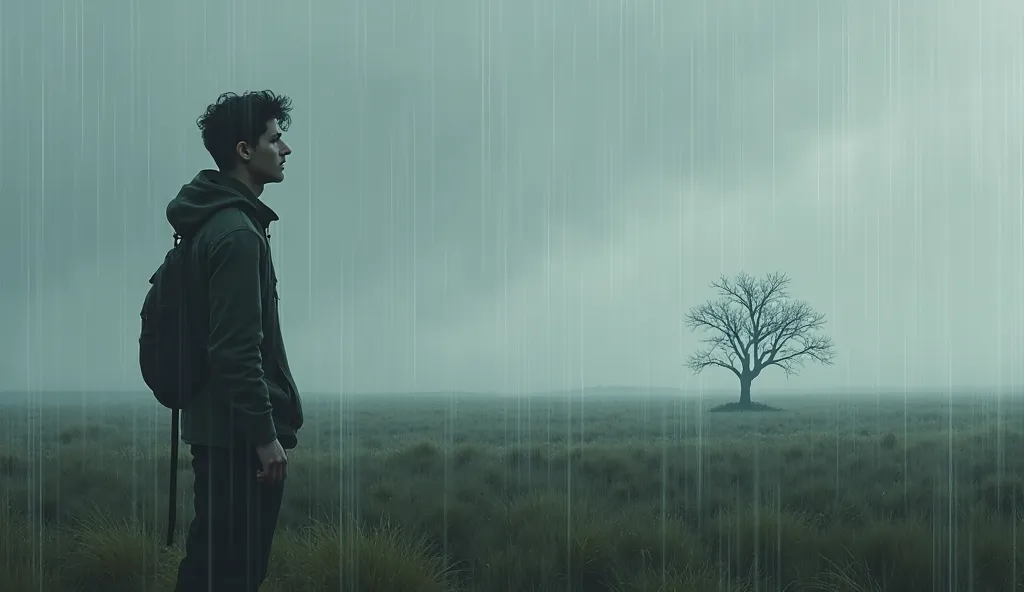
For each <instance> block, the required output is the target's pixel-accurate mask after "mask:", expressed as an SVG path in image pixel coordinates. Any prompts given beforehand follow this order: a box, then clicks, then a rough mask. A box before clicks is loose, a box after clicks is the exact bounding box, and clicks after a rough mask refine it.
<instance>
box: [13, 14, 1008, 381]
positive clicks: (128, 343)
mask: <svg viewBox="0 0 1024 592" xmlns="http://www.w3.org/2000/svg"><path fill="white" fill-rule="evenodd" d="M1022 17H1024V5H1021V4H1020V3H1018V2H1011V1H1010V0H1005V1H992V2H981V3H973V4H972V3H963V2H951V1H938V2H902V3H887V4H885V5H883V4H879V3H870V2H858V3H838V2H817V3H812V2H779V3H749V2H711V1H703V2H685V3H684V2H636V3H619V2H609V1H604V0H599V1H588V2H583V1H580V0H571V1H565V2H561V1H560V2H557V3H541V2H479V1H469V0H465V1H461V0H460V1H451V2H445V3H423V2H413V1H409V0H395V1H393V2H390V3H389V2H373V3H370V2H321V1H318V0H315V1H314V0H310V1H309V2H304V3H295V4H290V5H289V9H288V10H283V9H282V8H281V4H280V3H270V2H266V1H263V0H256V1H252V2H247V3H245V4H244V8H243V4H242V3H236V2H224V1H217V2H207V1H205V0H204V1H203V2H199V1H197V0H184V1H180V2H177V3H139V2H127V3H126V2H112V1H97V2H89V3H85V2H83V1H81V0H79V1H72V0H68V1H63V2H36V1H34V0H8V1H5V2H4V3H3V5H2V7H0V70H2V74H0V114H2V115H0V117H2V123H0V125H2V127H0V129H2V132H3V136H4V138H5V141H4V142H0V196H2V197H0V203H2V204H3V205H4V206H5V208H6V215H5V216H3V217H2V218H0V277H2V278H3V279H2V280H0V300H2V302H3V303H4V306H3V308H2V309H0V352H2V355H0V390H53V389H56V390H108V391H109V390H142V389H144V385H143V383H142V380H141V377H140V376H139V372H138V363H137V338H138V331H139V310H140V308H141V304H142V299H143V297H144V295H145V291H146V289H147V288H148V283H147V280H148V278H149V276H150V274H151V273H152V271H153V270H154V269H155V268H156V266H157V265H158V264H159V262H160V261H161V260H162V257H163V254H164V253H165V252H166V250H167V249H168V248H170V246H171V240H172V239H171V233H172V231H171V229H170V226H169V225H168V224H167V222H166V219H165V218H164V208H165V206H166V204H167V202H168V201H169V200H170V199H171V198H172V197H173V196H174V194H175V193H176V192H177V190H178V188H179V187H180V186H181V185H182V184H184V183H186V182H188V180H190V179H191V178H192V177H193V176H194V175H195V173H196V172H197V171H198V170H200V169H201V168H212V167H213V166H214V165H213V161H212V159H211V158H210V157H209V155H208V154H207V153H206V151H205V150H204V148H203V146H202V142H201V139H200V137H199V131H198V129H197V128H196V125H195V121H196V118H197V117H198V116H199V115H200V114H201V113H202V111H203V109H204V108H205V107H206V105H207V104H209V103H211V102H213V101H214V100H215V99H216V97H217V95H218V94H220V93H221V92H225V91H235V92H243V91H245V90H249V89H263V88H268V89H272V90H274V91H275V92H278V93H283V94H286V95H288V96H289V97H291V98H292V99H293V101H294V105H295V109H294V112H293V119H294V122H293V125H292V127H291V128H290V129H289V131H288V132H287V133H286V134H285V138H286V140H287V141H288V142H289V144H290V145H291V146H292V148H293V150H294V153H293V154H292V155H291V156H290V157H289V160H288V162H289V169H288V171H287V177H286V179H285V181H284V183H282V184H280V185H275V186H271V187H269V188H268V190H267V191H266V192H265V193H264V196H263V199H264V200H265V201H266V202H267V203H268V204H269V205H271V207H273V208H274V209H275V210H277V211H278V212H279V213H280V215H281V221H280V222H277V223H275V224H274V225H273V226H272V227H271V229H270V232H271V235H272V239H271V240H272V243H273V249H274V250H275V260H276V263H277V267H278V274H279V276H280V278H281V307H282V315H283V317H282V324H283V328H284V332H285V339H286V341H287V345H288V348H289V357H290V359H291V363H292V367H293V370H294V372H295V377H296V381H297V382H298V386H299V388H300V390H303V391H311V392H312V391H318V392H333V393H336V392H349V391H358V392H397V391H449V390H458V391H487V392H492V391H493V392H513V393H515V392H526V391H530V392H533V391H546V390H561V389H576V388H582V387H591V386H594V387H597V386H607V385H622V386H632V387H640V388H645V387H664V388H680V389H687V390H701V389H723V388H724V389H734V388H735V377H733V376H732V375H731V374H730V373H728V372H726V371H718V372H715V371H712V370H708V371H705V372H704V373H702V374H700V375H699V376H694V375H693V374H692V373H691V372H690V371H689V370H687V369H686V368H685V367H684V361H685V358H686V356H687V355H688V354H689V353H690V352H692V351H693V350H694V349H696V348H697V347H699V346H700V339H701V337H702V336H701V335H699V334H695V333H693V332H691V331H688V330H687V329H686V328H685V327H684V324H683V318H684V316H685V314H686V312H687V310H689V309H690V308H691V307H693V306H695V305H698V304H700V303H701V302H703V301H705V300H707V299H708V298H710V297H712V296H713V292H712V290H711V288H710V287H709V283H710V282H711V281H713V280H715V279H717V277H718V276H719V275H720V274H725V275H729V276H731V275H733V274H735V273H738V272H740V271H746V272H748V273H751V274H754V275H760V274H764V273H767V272H771V271H781V272H784V273H786V274H788V275H789V276H790V277H791V278H792V284H791V286H790V289H791V292H792V294H793V296H794V297H797V298H800V299H803V300H806V301H807V302H808V303H809V304H810V305H811V306H813V307H814V308H815V309H817V310H819V311H821V312H823V313H825V314H826V317H827V324H826V327H825V329H826V332H827V333H828V334H829V336H831V337H832V339H833V340H834V341H835V344H836V354H837V355H836V361H835V364H834V365H833V366H814V365H810V366H808V367H807V368H806V369H805V370H804V371H802V372H801V373H800V375H799V376H798V377H794V378H790V379H788V380H787V378H786V376H785V375H784V373H782V372H781V371H767V372H766V373H765V374H764V375H763V376H762V377H761V378H759V379H758V381H757V383H755V387H754V388H755V389H762V390H763V389H776V390H780V389H781V390H787V391H789V390H791V391H815V390H819V391H820V390H834V389H853V390H859V391H878V392H891V391H893V390H894V389H895V390H899V389H912V390H913V389H941V390H945V389H971V390H998V389H1005V388H1017V387H1019V385H1020V384H1021V383H1022V377H1021V366H1020V364H1019V360H1020V359H1021V356H1022V354H1024V332H1022V327H1024V300H1022V299H1021V298H1020V296H1019V295H1020V294H1021V293H1022V292H1024V272H1022V270H1024V232H1022V231H1024V199H1022V197H1021V195H1022V194H1024V166H1022V163H1024V146H1022V143H1021V138H1022V137H1024V136H1022V131H1024V127H1022V123H1024V86H1022V83H1024V38H1022V37H1021V35H1020V34H1019V33H1020V27H1019V23H1020V22H1021V18H1022Z"/></svg>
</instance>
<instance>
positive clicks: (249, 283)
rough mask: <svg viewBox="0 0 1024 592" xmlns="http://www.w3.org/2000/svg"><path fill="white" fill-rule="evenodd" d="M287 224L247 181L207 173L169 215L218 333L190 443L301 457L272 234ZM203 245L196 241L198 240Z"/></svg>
mask: <svg viewBox="0 0 1024 592" xmlns="http://www.w3.org/2000/svg"><path fill="white" fill-rule="evenodd" d="M277 219H278V217H277V214H276V213H274V211H273V210H271V209H270V208H269V207H268V206H267V205H266V204H264V203H263V202H261V201H260V200H259V199H257V198H256V196H255V195H253V193H252V191H250V190H249V188H248V187H246V186H245V185H244V184H243V183H241V182H240V181H238V180H236V179H234V178H232V177H230V176H228V175H225V174H223V173H220V172H218V171H213V170H204V171H200V172H199V174H198V175H196V177H195V178H194V179H192V181H191V182H190V183H188V184H186V185H184V186H182V188H181V191H179V192H178V195H177V196H176V197H175V198H174V199H173V200H171V202H170V203H169V204H168V205H167V221H168V222H170V224H171V226H172V227H174V230H175V232H177V233H178V234H179V235H182V236H183V237H185V240H188V241H190V242H189V245H188V248H189V262H190V263H191V269H192V272H193V274H194V275H192V276H190V278H189V280H190V286H189V287H190V288H192V289H191V290H190V292H191V293H192V294H193V295H194V297H195V299H196V300H195V301H194V303H195V305H196V306H197V307H198V310H200V311H204V312H208V318H207V315H206V314H204V315H202V318H201V319H199V322H200V323H201V324H200V325H199V326H200V327H202V328H203V330H206V331H208V332H209V341H208V348H209V362H210V367H209V371H210V375H209V380H208V381H207V383H206V384H207V386H206V387H205V388H204V389H203V392H201V393H199V396H197V397H195V399H194V402H193V403H190V404H189V406H188V407H186V408H184V409H182V410H181V439H182V440H183V441H184V442H185V443H187V444H200V445H208V446H224V447H231V446H255V445H259V444H265V443H268V442H272V441H273V440H274V438H277V439H278V440H279V441H280V442H281V445H282V446H283V447H284V448H294V447H295V445H296V443H297V440H296V432H297V431H298V429H299V428H300V427H301V426H302V423H303V416H302V401H301V398H300V396H299V392H298V389H296V387H295V381H294V379H293V378H292V374H291V370H290V369H289V367H288V356H287V355H286V353H285V347H284V340H283V339H282V337H281V326H280V317H279V316H278V293H277V274H276V272H275V270H274V262H273V259H272V258H271V255H270V241H269V240H268V238H269V233H268V230H269V226H270V223H271V222H274V221H276V220H277ZM192 235H194V236H192Z"/></svg>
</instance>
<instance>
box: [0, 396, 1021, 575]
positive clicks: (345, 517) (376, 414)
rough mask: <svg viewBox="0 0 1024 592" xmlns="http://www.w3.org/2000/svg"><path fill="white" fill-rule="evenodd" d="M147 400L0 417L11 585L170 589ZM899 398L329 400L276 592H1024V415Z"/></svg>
mask: <svg viewBox="0 0 1024 592" xmlns="http://www.w3.org/2000/svg"><path fill="white" fill-rule="evenodd" d="M140 398H141V401H140V402H139V403H138V404H134V405H130V404H126V403H123V402H122V403H114V402H104V403H100V402H90V403H89V404H88V405H87V406H85V407H82V406H80V405H61V406H56V405H48V406H46V407H39V406H35V407H29V406H25V405H24V404H22V405H21V406H20V407H14V406H11V405H12V404H11V403H10V401H9V400H8V406H6V407H2V408H0V411H2V412H3V417H5V421H6V422H7V425H6V426H5V427H6V438H5V439H4V440H0V483H2V484H3V486H2V489H0V495H3V496H5V498H4V499H3V500H0V502H4V503H3V505H2V506H0V508H2V509H3V510H2V511H0V590H4V591H10V592H18V591H21V590H33V591H37V590H48V591H53V592H61V591H63V590H82V591H85V590H104V591H110V592H118V591H120V590H126V591H127V590H132V591H142V590H167V589H169V587H170V584H171V582H172V581H173V576H174V571H175V568H176V565H177V561H178V559H179V558H180V555H181V550H180V548H178V547H174V548H170V549H167V548H164V547H163V546H162V538H163V537H162V528H163V522H162V521H163V519H164V516H165V509H166V505H165V504H166V492H165V484H166V463H167V452H168V447H169V445H168V442H167V440H168V437H169V436H168V434H167V432H166V429H167V425H166V424H167V420H166V418H165V417H164V413H163V412H162V410H160V409H159V408H157V407H155V406H154V405H152V404H150V402H149V401H148V400H146V399H145V398H143V397H140ZM882 400H886V399H882ZM882 400H876V399H875V398H874V397H872V398H870V399H850V400H846V399H843V400H840V401H836V400H830V401H825V402H822V401H820V400H818V401H815V400H814V399H796V398H794V399H790V400H780V401H771V403H772V404H773V405H776V406H778V407H780V408H781V409H782V410H781V411H778V412H775V413H751V414H741V413H724V414H721V413H709V412H708V410H709V408H710V407H711V406H712V402H708V401H698V400H696V399H682V398H674V399H669V398H649V397H647V398H645V397H637V398H633V399H622V398H620V399H611V398H608V397H593V398H587V399H585V400H583V399H581V398H580V397H579V396H575V397H568V398H567V397H562V398H553V397H531V398H526V397H522V398H507V399H504V398H503V399H493V398H491V399H487V398H482V397H473V396H468V395H467V396H460V397H458V398H454V397H419V398H410V397H405V398H397V397H382V398H359V399H346V400H345V401H334V402H333V403H327V402H319V403H317V402H312V401H311V402H310V404H309V405H308V407H309V417H310V418H309V421H308V424H307V427H306V428H305V429H304V430H303V433H302V435H301V442H300V448H299V449H297V450H296V451H294V453H293V454H292V467H291V469H290V472H289V485H288V490H287V493H286V498H285V502H284V508H283V511H282V516H281V528H280V530H279V535H278V538H277V539H276V540H275V543H274V551H273V558H272V565H271V569H270V572H271V576H270V579H269V581H268V582H267V584H266V585H265V586H264V590H270V591H274V592H278V591H285V590H287V591H294V592H301V591H307V590H308V591H312V590H358V591H362V590H366V591H376V590H410V591H424V592H430V591H434V590H438V591H440V590H481V591H490V590H502V591H504V590H531V591H539V592H543V591H547V590H551V591H554V590H559V591H565V590H573V591H587V592H590V591H600V590H610V591H616V592H639V591H650V592H654V591H671V590H676V591H698V590H699V591H705V590H706V591H712V590H714V591H719V590H721V591H726V590H730V591H731V590H736V591H741V592H742V591H745V590H838V591H846V592H862V591H864V592H869V591H870V592H876V591H906V592H912V591H916V590H922V591H923V590H973V591H993V592H995V591H999V592H1011V591H1013V590H1024V521H1022V518H1024V485H1022V484H1024V454H1022V451H1024V410H1022V407H1021V403H1020V400H1019V399H1016V398H1004V399H1002V400H1001V401H998V402H997V400H996V399H995V398H994V397H993V396H988V397H974V398H970V397H966V396H964V397H958V398H957V399H956V400H954V401H953V402H952V403H950V402H949V401H948V400H947V399H945V398H943V397H937V398H936V397H933V398H919V399H915V400H910V401H907V402H906V406H905V405H904V400H903V398H902V396H899V395H897V396H895V398H892V399H888V401H890V402H887V403H883V402H881V401H882ZM718 402H720V401H715V402H714V403H718ZM15 403H16V401H15ZM997 404H998V406H997ZM904 409H907V411H906V412H905V411H904ZM180 468H181V470H182V478H181V479H180V481H181V487H182V489H181V494H180V495H179V500H180V503H181V510H180V511H179V516H180V517H181V518H180V520H179V528H180V529H183V528H184V526H185V524H186V523H187V520H189V519H190V518H191V496H190V495H189V492H188V487H189V485H190V483H191V476H190V474H189V472H188V455H187V454H185V458H183V459H182V460H181V464H180ZM182 539H183V534H182V533H179V535H178V537H177V540H178V543H179V544H180V542H181V541H182Z"/></svg>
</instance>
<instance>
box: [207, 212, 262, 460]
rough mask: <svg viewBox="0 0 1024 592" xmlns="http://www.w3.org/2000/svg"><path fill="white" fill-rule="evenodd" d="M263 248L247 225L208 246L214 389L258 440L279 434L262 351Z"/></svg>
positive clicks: (245, 432)
mask: <svg viewBox="0 0 1024 592" xmlns="http://www.w3.org/2000/svg"><path fill="white" fill-rule="evenodd" d="M262 249H263V242H262V240H261V239H260V237H259V235H257V234H256V233H255V232H253V231H252V230H251V229H247V228H242V229H237V230H232V231H230V232H228V233H227V234H225V235H224V236H223V237H221V238H220V239H219V240H217V241H216V242H213V243H212V244H211V245H210V248H209V251H208V254H209V271H210V275H209V281H210V286H209V295H210V325H209V327H210V334H209V342H208V347H209V362H210V380H211V384H210V394H211V396H219V397H225V398H226V399H227V400H228V402H229V404H230V406H231V407H232V410H233V412H234V413H233V416H234V425H233V427H234V430H235V431H236V432H237V433H238V435H239V436H242V437H244V438H246V439H248V440H249V441H250V442H252V443H254V444H256V445H261V444H268V443H270V442H273V441H274V440H275V439H276V438H277V432H276V430H275V429H274V420H273V416H272V411H273V407H272V406H271V404H270V393H269V391H268V389H267V383H266V381H265V380H264V373H263V360H262V356H261V354H260V344H261V343H262V341H263V321H262V319H263V304H262V294H261V289H260V252H261V251H262Z"/></svg>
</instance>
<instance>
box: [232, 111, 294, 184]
mask: <svg viewBox="0 0 1024 592" xmlns="http://www.w3.org/2000/svg"><path fill="white" fill-rule="evenodd" d="M242 149H243V150H244V151H245V153H246V154H248V156H249V161H248V163H246V168H248V169H249V174H250V175H252V179H253V181H256V182H257V183H263V184H266V183H280V182H281V181H283V180H284V161H285V157H286V156H288V155H289V154H291V153H292V149H291V148H289V147H288V144H285V142H284V140H283V139H281V127H280V126H279V125H278V124H277V121H276V120H273V119H272V120H270V121H269V122H267V131H265V132H263V135H262V136H260V138H259V140H258V141H257V142H256V145H255V146H248V145H246V146H244V147H242Z"/></svg>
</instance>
